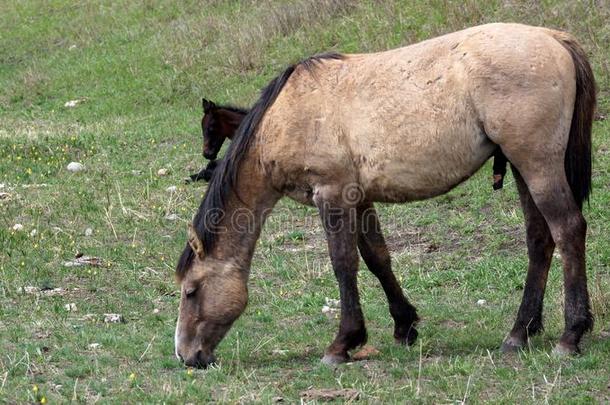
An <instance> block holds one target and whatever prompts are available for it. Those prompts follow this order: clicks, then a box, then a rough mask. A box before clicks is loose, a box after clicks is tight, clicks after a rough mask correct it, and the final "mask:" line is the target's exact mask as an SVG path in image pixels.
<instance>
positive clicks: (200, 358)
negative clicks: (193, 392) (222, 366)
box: [180, 350, 216, 368]
mask: <svg viewBox="0 0 610 405" xmlns="http://www.w3.org/2000/svg"><path fill="white" fill-rule="evenodd" d="M180 359H181V360H182V361H183V362H184V365H185V366H187V367H194V368H207V367H208V366H209V365H211V364H214V363H216V357H214V355H213V354H208V355H206V354H204V353H203V352H202V351H201V350H199V351H198V352H197V353H195V354H194V355H193V356H191V357H190V358H187V359H184V358H182V356H180Z"/></svg>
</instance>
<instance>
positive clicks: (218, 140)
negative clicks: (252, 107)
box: [201, 98, 247, 160]
mask: <svg viewBox="0 0 610 405" xmlns="http://www.w3.org/2000/svg"><path fill="white" fill-rule="evenodd" d="M202 106H203V118H202V119H201V131H202V133H203V156H204V157H205V158H206V159H209V160H214V159H216V156H217V155H218V152H220V148H221V147H222V144H223V143H224V141H225V139H227V138H229V139H231V138H233V135H234V134H235V131H236V130H237V127H239V124H240V123H241V120H242V119H243V117H245V115H246V113H247V111H246V110H242V109H240V108H236V107H232V106H217V105H216V104H215V103H214V102H212V101H209V100H206V99H205V98H204V99H203V100H202Z"/></svg>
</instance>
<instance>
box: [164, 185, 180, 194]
mask: <svg viewBox="0 0 610 405" xmlns="http://www.w3.org/2000/svg"><path fill="white" fill-rule="evenodd" d="M176 190H178V187H176V186H169V187H168V188H166V189H165V191H167V192H168V193H175V192H176Z"/></svg>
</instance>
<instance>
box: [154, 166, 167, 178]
mask: <svg viewBox="0 0 610 405" xmlns="http://www.w3.org/2000/svg"><path fill="white" fill-rule="evenodd" d="M168 174H169V169H166V168H162V169H159V170H157V176H159V177H163V176H167V175H168Z"/></svg>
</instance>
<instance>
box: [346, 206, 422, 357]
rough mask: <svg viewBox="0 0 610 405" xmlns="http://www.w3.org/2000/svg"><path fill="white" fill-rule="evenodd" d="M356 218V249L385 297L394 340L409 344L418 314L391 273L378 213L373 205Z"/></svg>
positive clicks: (360, 212)
mask: <svg viewBox="0 0 610 405" xmlns="http://www.w3.org/2000/svg"><path fill="white" fill-rule="evenodd" d="M357 215H358V249H359V250H360V255H361V256H362V259H363V260H364V262H365V263H366V266H367V267H368V269H369V270H370V271H371V273H373V274H374V275H375V277H377V279H378V280H379V282H380V283H381V287H382V288H383V291H384V292H385V295H386V297H387V298H388V304H389V307H390V314H391V315H392V318H393V319H394V338H395V339H396V341H397V342H399V343H403V344H404V343H406V344H409V345H411V344H413V343H414V342H415V339H417V330H416V329H415V323H416V322H417V320H418V317H417V312H416V310H415V307H414V306H413V305H411V304H410V303H409V301H408V300H407V298H406V297H405V296H404V294H403V291H402V289H401V288H400V284H398V281H397V280H396V277H395V276H394V273H393V272H392V264H391V258H390V253H389V251H388V247H387V245H386V243H385V240H384V238H383V234H382V233H381V228H380V224H379V218H378V217H377V212H376V211H375V208H374V207H373V205H372V204H367V205H365V206H361V207H359V208H358V214H357Z"/></svg>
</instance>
